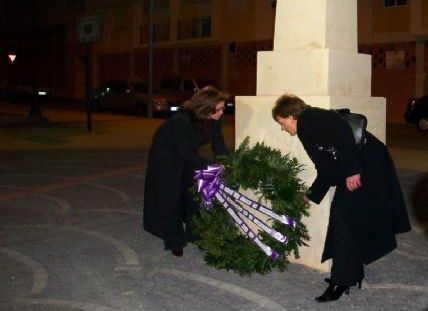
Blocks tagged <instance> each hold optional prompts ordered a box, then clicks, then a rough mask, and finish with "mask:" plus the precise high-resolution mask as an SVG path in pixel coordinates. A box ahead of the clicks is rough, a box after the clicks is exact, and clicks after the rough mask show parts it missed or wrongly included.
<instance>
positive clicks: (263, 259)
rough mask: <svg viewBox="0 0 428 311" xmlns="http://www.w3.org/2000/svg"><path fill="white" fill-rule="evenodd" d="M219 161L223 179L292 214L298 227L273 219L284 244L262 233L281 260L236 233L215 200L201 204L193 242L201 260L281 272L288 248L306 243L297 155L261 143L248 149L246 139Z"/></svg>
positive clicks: (235, 267)
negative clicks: (201, 253) (208, 206)
mask: <svg viewBox="0 0 428 311" xmlns="http://www.w3.org/2000/svg"><path fill="white" fill-rule="evenodd" d="M221 162H222V164H223V165H224V166H225V171H224V172H223V175H222V179H223V182H224V183H225V184H226V185H227V186H229V187H230V188H233V189H235V190H238V189H244V190H246V189H250V190H252V191H253V192H254V193H255V194H257V195H258V196H259V202H261V203H263V204H264V205H266V204H265V203H266V202H268V201H269V202H270V203H271V206H272V210H273V211H274V212H275V213H277V214H279V215H287V216H290V217H292V218H293V219H294V220H295V221H296V222H297V226H296V228H292V227H289V226H285V225H283V224H281V223H279V222H277V221H275V222H274V223H273V228H274V229H275V230H277V231H278V232H281V233H282V234H284V235H286V236H287V237H288V243H287V244H286V245H284V244H283V243H280V242H278V241H277V240H275V239H273V238H271V237H270V236H269V235H267V234H266V233H264V232H261V233H260V238H261V240H262V241H263V242H264V243H265V244H267V245H268V246H270V247H271V248H272V249H274V250H276V251H277V252H278V254H279V258H278V259H277V260H276V261H272V260H271V259H270V258H269V257H268V256H266V254H265V253H264V252H263V251H262V250H261V249H260V248H259V247H258V246H257V245H256V244H255V243H254V242H252V241H251V240H250V239H248V238H246V237H245V236H244V235H243V234H241V233H240V231H239V229H238V228H237V227H236V226H235V225H234V223H233V220H232V218H231V217H230V216H229V214H228V213H227V211H226V210H225V209H224V208H223V207H222V206H221V205H220V204H219V203H218V202H216V203H215V204H214V207H213V209H212V210H210V211H207V210H206V209H204V208H202V211H201V213H200V214H199V215H197V216H195V217H194V219H193V223H192V227H193V231H194V232H195V234H196V235H197V236H198V239H197V240H196V242H195V244H196V245H197V246H198V247H199V249H201V250H202V251H204V259H205V262H206V263H208V264H209V265H211V266H214V267H216V268H218V269H226V270H232V271H235V272H238V273H239V274H242V275H246V274H251V273H254V272H256V273H260V274H265V273H267V272H270V271H272V269H273V268H275V269H278V270H279V271H284V270H285V269H286V267H287V264H288V263H289V262H288V259H287V257H288V255H289V254H290V253H291V252H292V253H293V254H294V256H296V257H299V251H298V247H299V246H302V245H306V243H305V241H309V235H308V232H307V229H306V227H305V226H304V224H303V223H302V222H301V219H302V217H303V216H309V213H308V209H309V206H308V204H307V203H305V201H304V194H305V192H306V190H307V189H306V188H305V186H304V185H303V183H302V182H301V181H300V180H299V179H298V178H297V173H298V172H299V171H300V170H301V166H300V165H299V163H298V162H297V160H296V159H295V158H293V159H290V157H289V156H288V155H285V156H283V155H281V153H280V151H278V150H275V149H272V148H270V147H268V146H266V145H264V144H263V143H262V144H260V143H257V144H256V145H255V146H254V147H252V148H250V147H249V138H248V137H247V138H246V139H245V140H244V141H243V142H242V144H241V145H240V146H239V148H238V149H237V150H236V151H235V152H234V153H233V154H232V155H231V156H228V157H222V159H221Z"/></svg>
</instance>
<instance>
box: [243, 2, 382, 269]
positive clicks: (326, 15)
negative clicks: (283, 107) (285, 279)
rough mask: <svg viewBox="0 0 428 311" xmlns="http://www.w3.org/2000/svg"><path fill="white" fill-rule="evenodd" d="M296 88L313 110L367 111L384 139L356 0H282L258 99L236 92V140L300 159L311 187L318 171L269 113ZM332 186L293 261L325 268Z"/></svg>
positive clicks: (260, 71) (261, 57)
mask: <svg viewBox="0 0 428 311" xmlns="http://www.w3.org/2000/svg"><path fill="white" fill-rule="evenodd" d="M284 93H292V94H294V95H297V96H299V97H301V98H302V99H303V100H304V101H305V102H306V103H307V104H309V105H311V106H313V107H322V108H326V109H330V108H331V109H335V108H350V110H351V111H352V112H357V113H362V114H364V115H366V116H367V119H368V129H369V131H370V132H372V133H373V134H374V135H375V136H377V137H378V138H379V139H380V140H382V141H385V115H386V111H385V99H384V98H379V97H371V96H370V95H371V56H370V55H365V54H358V45H357V0H277V5H276V21H275V36H274V49H273V51H265V52H259V53H258V55H257V94H256V96H240V97H236V119H235V120H236V121H235V122H236V123H235V127H236V137H235V138H236V144H237V146H238V145H239V144H240V143H241V142H242V141H243V139H244V138H245V137H246V136H250V138H251V143H252V144H254V143H256V142H257V141H259V142H262V141H263V142H265V144H267V145H269V146H272V147H274V148H277V149H280V150H281V151H282V152H283V153H288V154H290V155H291V156H295V157H296V158H297V159H298V160H299V161H300V163H302V164H304V165H305V170H304V171H302V172H301V174H300V176H299V177H300V178H301V179H302V180H303V181H305V182H306V183H307V185H310V184H311V183H312V182H313V180H314V179H315V177H316V170H315V167H314V165H313V163H312V161H311V160H310V159H309V157H308V155H307V154H306V152H305V150H304V149H303V146H302V145H301V143H300V141H299V140H298V138H297V136H296V137H291V136H289V135H288V134H286V133H285V132H282V131H281V129H280V127H279V125H278V124H277V123H276V122H274V120H273V119H272V116H271V111H272V107H273V105H274V103H275V101H276V99H277V98H278V97H279V96H280V95H282V94H284ZM333 191H334V189H330V191H329V193H328V194H327V195H326V197H325V198H324V200H323V201H322V202H321V204H320V205H316V204H312V206H311V209H310V213H311V216H310V217H308V218H305V219H304V222H305V224H306V226H307V228H308V231H309V234H310V237H311V241H310V242H309V247H301V248H300V256H301V258H300V259H298V260H293V258H290V260H291V261H295V262H298V263H301V264H304V265H306V266H309V267H312V268H316V269H319V270H323V271H327V270H329V269H330V263H329V262H327V263H324V264H321V255H322V251H323V248H324V241H325V235H326V231H327V225H328V216H329V210H330V204H331V199H332V195H333V193H334V192H333Z"/></svg>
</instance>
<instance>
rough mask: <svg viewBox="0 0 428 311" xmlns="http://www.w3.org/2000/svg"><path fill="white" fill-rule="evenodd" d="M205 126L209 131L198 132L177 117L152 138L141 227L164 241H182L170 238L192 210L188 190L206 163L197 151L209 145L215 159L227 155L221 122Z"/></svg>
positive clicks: (184, 118)
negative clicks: (194, 176)
mask: <svg viewBox="0 0 428 311" xmlns="http://www.w3.org/2000/svg"><path fill="white" fill-rule="evenodd" d="M208 122H210V125H211V126H210V127H208V128H207V127H204V128H198V127H197V126H195V125H194V124H193V123H192V122H191V118H190V115H189V114H187V113H178V114H176V115H175V116H173V117H172V118H170V119H168V120H167V121H166V122H165V123H164V124H162V125H161V126H160V127H159V129H158V130H157V132H156V134H155V136H154V138H153V142H152V146H151V148H150V152H149V159H148V165H147V172H146V179H145V191H144V216H143V225H144V229H145V230H146V231H148V232H150V233H152V234H154V235H156V236H158V237H160V238H162V239H164V240H167V239H170V240H174V239H177V240H180V239H182V238H183V237H174V235H177V232H176V230H177V227H179V226H181V227H182V226H183V225H182V224H183V221H185V220H186V217H190V216H191V215H186V211H187V213H189V212H188V211H189V210H190V209H192V208H193V209H194V205H195V202H193V201H192V199H191V196H190V195H188V189H189V187H191V186H192V184H193V175H194V171H195V170H196V169H205V168H206V166H207V165H208V163H209V161H208V160H207V159H205V158H203V157H201V156H200V155H199V154H198V149H199V147H200V146H201V145H203V144H206V143H208V142H209V141H211V145H212V147H213V149H214V152H215V154H216V155H223V154H227V148H226V146H225V143H224V140H223V135H222V131H221V122H220V121H214V120H211V121H208ZM184 192H185V193H184ZM186 194H187V195H186ZM183 198H185V199H184V200H183ZM192 205H193V207H192ZM180 243H181V242H180ZM183 244H185V242H183ZM180 247H181V246H180Z"/></svg>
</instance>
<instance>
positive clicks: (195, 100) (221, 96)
mask: <svg viewBox="0 0 428 311" xmlns="http://www.w3.org/2000/svg"><path fill="white" fill-rule="evenodd" d="M228 99H229V94H227V93H223V92H221V91H220V90H218V89H217V88H215V87H214V86H211V85H208V86H206V87H204V88H202V89H200V90H199V91H198V92H196V93H195V94H194V95H193V96H192V98H190V99H189V100H187V101H186V102H184V103H183V105H182V106H181V111H184V112H187V113H189V114H190V115H191V116H192V119H194V120H203V119H206V118H207V117H208V116H209V115H210V114H212V113H215V109H216V106H217V104H218V103H219V102H222V101H226V100H228Z"/></svg>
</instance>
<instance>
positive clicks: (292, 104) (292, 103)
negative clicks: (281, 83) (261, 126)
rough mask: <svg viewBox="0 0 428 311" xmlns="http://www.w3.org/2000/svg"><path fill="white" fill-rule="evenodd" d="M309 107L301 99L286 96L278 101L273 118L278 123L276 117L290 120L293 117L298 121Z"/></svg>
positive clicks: (273, 109) (290, 95)
mask: <svg viewBox="0 0 428 311" xmlns="http://www.w3.org/2000/svg"><path fill="white" fill-rule="evenodd" d="M309 107H311V106H309V105H307V104H306V103H305V102H304V101H303V100H302V99H301V98H299V97H297V96H295V95H293V94H284V95H282V96H281V97H280V98H278V99H277V100H276V103H275V106H274V107H273V108H272V118H273V119H274V120H275V121H276V117H281V118H288V117H289V116H293V117H294V119H298V118H299V115H300V114H301V113H302V112H303V111H304V110H305V109H307V108H309Z"/></svg>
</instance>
